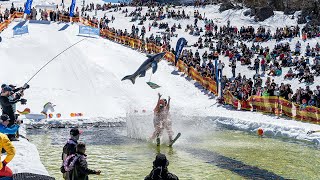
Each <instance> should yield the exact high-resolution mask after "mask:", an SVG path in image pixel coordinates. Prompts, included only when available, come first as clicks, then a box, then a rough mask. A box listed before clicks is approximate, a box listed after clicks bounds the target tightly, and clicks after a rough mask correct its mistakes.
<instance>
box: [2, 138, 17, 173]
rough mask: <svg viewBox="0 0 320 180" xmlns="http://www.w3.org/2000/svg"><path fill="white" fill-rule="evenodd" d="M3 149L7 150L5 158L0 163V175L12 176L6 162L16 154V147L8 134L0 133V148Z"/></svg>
mask: <svg viewBox="0 0 320 180" xmlns="http://www.w3.org/2000/svg"><path fill="white" fill-rule="evenodd" d="M2 148H3V149H4V150H5V151H6V152H7V156H6V158H5V159H4V160H3V161H2V163H0V177H1V176H2V177H12V175H13V173H12V171H11V169H10V168H9V167H8V166H7V164H8V163H9V162H10V161H11V160H12V159H13V157H14V156H15V154H16V149H15V147H14V146H13V145H12V143H11V141H10V140H9V138H8V136H7V135H5V134H2V133H0V149H2Z"/></svg>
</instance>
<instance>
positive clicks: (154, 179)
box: [144, 168, 179, 180]
mask: <svg viewBox="0 0 320 180" xmlns="http://www.w3.org/2000/svg"><path fill="white" fill-rule="evenodd" d="M144 180H179V178H178V177H177V176H176V175H174V174H172V173H170V172H169V171H168V169H167V168H163V169H160V168H153V169H152V171H151V172H150V174H149V175H148V176H146V177H145V178H144Z"/></svg>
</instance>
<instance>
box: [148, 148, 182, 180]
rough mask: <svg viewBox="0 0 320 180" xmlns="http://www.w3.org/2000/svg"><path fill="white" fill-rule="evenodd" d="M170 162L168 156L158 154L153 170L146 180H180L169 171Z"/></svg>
mask: <svg viewBox="0 0 320 180" xmlns="http://www.w3.org/2000/svg"><path fill="white" fill-rule="evenodd" d="M168 166H169V161H168V160H167V157H166V155H164V154H161V153H160V154H158V155H157V156H156V159H155V160H154V161H153V169H152V171H151V172H150V174H149V175H148V176H146V177H145V178H144V180H179V178H178V177H177V176H176V175H174V174H172V173H170V172H169V171H168Z"/></svg>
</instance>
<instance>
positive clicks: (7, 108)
mask: <svg viewBox="0 0 320 180" xmlns="http://www.w3.org/2000/svg"><path fill="white" fill-rule="evenodd" d="M11 95H12V88H11V87H9V86H5V87H3V89H2V93H1V96H0V104H1V107H2V114H7V115H8V116H9V117H10V124H9V125H8V126H11V125H13V124H14V122H15V120H16V118H15V115H14V110H13V106H12V105H13V104H15V103H17V102H19V101H21V99H20V98H21V96H22V95H21V94H20V93H16V94H15V96H14V98H12V99H10V98H9V97H10V96H11Z"/></svg>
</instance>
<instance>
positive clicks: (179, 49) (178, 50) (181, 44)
mask: <svg viewBox="0 0 320 180" xmlns="http://www.w3.org/2000/svg"><path fill="white" fill-rule="evenodd" d="M185 45H187V40H186V39H185V38H180V39H179V40H178V42H177V46H176V54H175V61H174V64H175V65H177V62H178V60H179V56H180V54H181V52H182V49H183V47H184V46H185Z"/></svg>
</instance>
